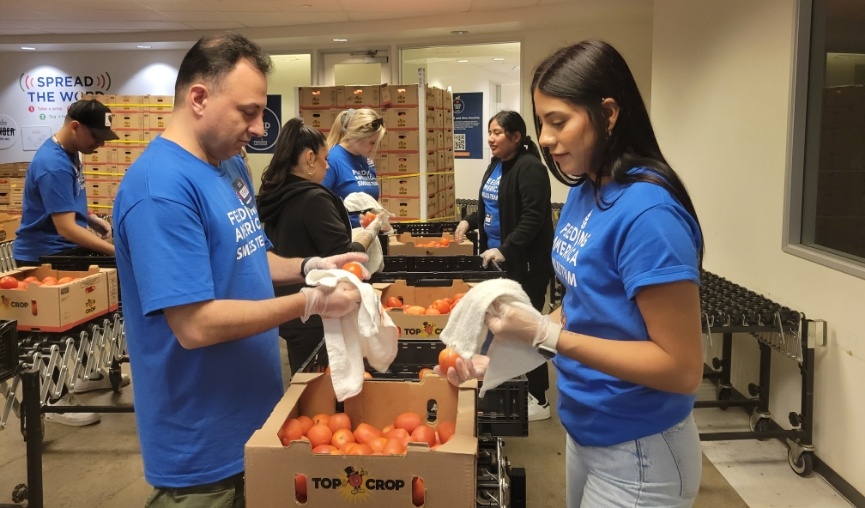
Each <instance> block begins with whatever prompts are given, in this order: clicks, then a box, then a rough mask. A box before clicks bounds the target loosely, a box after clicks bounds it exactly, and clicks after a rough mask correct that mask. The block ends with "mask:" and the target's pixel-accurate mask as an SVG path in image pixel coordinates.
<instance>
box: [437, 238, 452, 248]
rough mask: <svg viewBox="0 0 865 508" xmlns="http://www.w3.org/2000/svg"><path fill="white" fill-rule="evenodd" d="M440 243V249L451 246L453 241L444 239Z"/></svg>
mask: <svg viewBox="0 0 865 508" xmlns="http://www.w3.org/2000/svg"><path fill="white" fill-rule="evenodd" d="M438 243H439V246H440V247H447V246H449V245H450V244H451V239H450V238H442V239H441V240H439V241H438Z"/></svg>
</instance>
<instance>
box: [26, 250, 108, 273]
mask: <svg viewBox="0 0 865 508" xmlns="http://www.w3.org/2000/svg"><path fill="white" fill-rule="evenodd" d="M39 262H40V263H51V267H52V268H54V269H55V270H70V271H86V270H87V269H88V268H90V266H91V265H98V266H100V267H102V268H117V259H116V258H115V257H114V256H106V255H105V254H100V253H98V252H93V251H91V250H88V249H85V248H84V247H76V248H74V249H69V250H65V251H63V252H58V253H57V254H51V255H50V256H42V257H40V258H39Z"/></svg>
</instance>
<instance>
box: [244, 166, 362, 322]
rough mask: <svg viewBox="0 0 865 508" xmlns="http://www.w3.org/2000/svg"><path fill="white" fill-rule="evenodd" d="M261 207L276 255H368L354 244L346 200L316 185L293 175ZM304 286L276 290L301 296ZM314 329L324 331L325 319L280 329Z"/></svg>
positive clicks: (261, 200)
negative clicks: (354, 253) (314, 327)
mask: <svg viewBox="0 0 865 508" xmlns="http://www.w3.org/2000/svg"><path fill="white" fill-rule="evenodd" d="M257 204H258V214H259V217H260V218H261V222H262V223H263V225H264V233H265V234H266V235H267V237H268V238H269V239H270V241H271V243H273V252H274V254H277V255H279V256H282V257H289V258H294V257H301V258H305V257H310V256H322V257H326V256H333V255H335V254H343V253H346V252H363V251H364V249H363V246H361V245H360V244H359V243H355V242H352V241H351V224H350V223H349V221H348V212H347V211H346V209H345V205H344V204H343V202H342V200H340V199H339V198H338V197H336V195H335V194H333V193H332V192H331V191H329V190H328V189H327V188H325V187H322V186H321V185H319V184H317V183H315V182H311V181H309V180H305V179H303V178H301V177H299V176H297V175H293V174H289V175H287V176H286V179H285V181H284V182H283V183H282V185H280V186H279V187H278V188H276V189H274V190H272V191H269V192H267V193H265V194H260V195H259V196H258V199H257ZM303 286H304V285H303V284H293V285H289V286H278V287H276V288H274V289H275V292H276V295H277V296H282V295H289V294H293V293H297V292H298V291H299V290H300V288H302V287H303ZM311 326H318V327H321V318H319V317H318V316H313V317H312V318H310V319H309V321H307V322H306V324H305V325H302V324H301V323H300V320H299V319H295V320H293V321H289V322H288V323H284V324H283V325H281V326H280V329H282V328H294V329H296V328H306V327H311Z"/></svg>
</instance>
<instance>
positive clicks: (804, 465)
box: [787, 448, 814, 477]
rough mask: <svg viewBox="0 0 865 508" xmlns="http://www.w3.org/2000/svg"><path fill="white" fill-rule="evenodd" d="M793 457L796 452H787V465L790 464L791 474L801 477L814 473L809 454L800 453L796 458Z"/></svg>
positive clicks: (791, 450)
mask: <svg viewBox="0 0 865 508" xmlns="http://www.w3.org/2000/svg"><path fill="white" fill-rule="evenodd" d="M795 455H796V452H795V451H793V449H792V448H791V449H789V450H787V463H789V464H790V468H792V469H793V472H795V473H796V474H797V475H799V476H801V477H808V476H811V473H813V472H814V457H813V456H812V455H811V452H804V453H801V454H799V457H798V458H797V457H796V456H795Z"/></svg>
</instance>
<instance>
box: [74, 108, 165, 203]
mask: <svg viewBox="0 0 865 508" xmlns="http://www.w3.org/2000/svg"><path fill="white" fill-rule="evenodd" d="M85 98H86V99H96V100H98V101H100V102H102V103H103V104H105V105H106V106H108V107H109V108H111V112H112V113H113V114H114V120H113V122H112V125H113V127H112V128H113V130H114V132H116V133H117V135H118V136H120V139H118V140H117V141H110V142H108V143H106V144H105V146H103V147H102V148H100V149H99V150H97V151H96V152H94V153H92V154H89V155H84V156H83V157H82V163H83V164H84V174H85V175H87V184H86V185H87V206H88V209H89V210H90V211H91V212H94V213H98V214H110V213H111V209H112V208H113V206H114V197H115V196H116V195H117V188H118V187H119V186H120V180H121V179H122V178H123V175H124V174H125V173H126V170H127V169H129V166H130V165H131V164H132V163H133V162H135V159H137V158H138V156H139V155H141V153H142V152H143V151H144V148H145V147H146V146H147V144H148V143H150V142H151V141H152V140H154V139H156V137H157V136H159V135H160V134H162V131H164V130H165V127H166V126H167V125H168V122H169V121H170V120H171V114H172V110H173V102H174V98H173V97H171V96H168V95H93V96H87V97H85Z"/></svg>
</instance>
